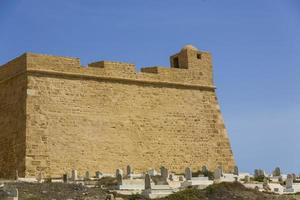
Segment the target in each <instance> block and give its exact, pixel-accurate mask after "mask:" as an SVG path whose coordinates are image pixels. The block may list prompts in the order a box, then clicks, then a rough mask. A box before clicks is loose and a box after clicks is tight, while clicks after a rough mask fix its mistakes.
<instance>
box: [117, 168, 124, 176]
mask: <svg viewBox="0 0 300 200" xmlns="http://www.w3.org/2000/svg"><path fill="white" fill-rule="evenodd" d="M119 174H120V175H121V176H122V177H123V170H122V169H117V170H116V177H117V176H118V175H119Z"/></svg>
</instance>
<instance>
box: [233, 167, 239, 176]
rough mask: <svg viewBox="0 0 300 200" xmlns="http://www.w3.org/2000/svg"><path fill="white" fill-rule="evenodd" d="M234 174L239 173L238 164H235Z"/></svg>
mask: <svg viewBox="0 0 300 200" xmlns="http://www.w3.org/2000/svg"><path fill="white" fill-rule="evenodd" d="M233 174H234V175H239V168H238V166H234V169H233Z"/></svg>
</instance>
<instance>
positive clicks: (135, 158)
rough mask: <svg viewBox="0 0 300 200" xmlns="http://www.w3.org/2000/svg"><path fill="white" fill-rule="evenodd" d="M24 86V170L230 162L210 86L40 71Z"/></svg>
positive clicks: (108, 169) (50, 171)
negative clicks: (112, 78) (25, 103)
mask: <svg viewBox="0 0 300 200" xmlns="http://www.w3.org/2000/svg"><path fill="white" fill-rule="evenodd" d="M145 74H146V73H145ZM147 74H150V73H147ZM150 75H151V74H150ZM28 89H29V90H30V91H31V95H28V97H27V113H28V115H27V135H28V140H27V147H28V148H27V149H26V166H27V168H26V175H27V176H34V175H36V172H37V171H38V170H43V171H44V172H45V174H46V175H52V176H55V175H57V176H59V175H61V174H63V173H64V172H66V171H70V170H71V169H78V170H79V172H80V173H81V174H83V173H84V172H85V171H86V170H90V171H91V172H93V171H97V170H100V171H103V172H114V170H115V169H116V168H124V167H125V166H126V165H128V164H130V165H132V166H133V167H134V168H135V169H136V170H138V171H141V170H146V169H147V168H149V167H153V168H157V169H158V168H159V167H160V166H161V165H164V166H166V167H168V168H170V169H171V170H174V171H177V172H182V171H183V170H184V168H185V167H187V166H192V167H193V168H194V169H199V168H200V167H201V166H202V165H207V166H208V168H209V169H214V168H215V167H217V166H218V165H222V166H224V169H225V170H226V171H229V170H233V166H234V165H235V163H234V159H233V156H232V152H231V150H230V144H229V140H228V138H227V134H226V129H225V127H224V122H223V120H222V117H221V113H220V110H219V106H218V103H217V98H216V95H215V92H214V89H212V88H206V89H199V88H194V87H177V86H176V85H168V84H164V83H161V84H152V83H145V82H143V83H142V82H132V81H128V82H127V81H126V80H124V81H123V82H119V81H117V80H103V79H89V78H87V77H84V76H83V77H80V76H73V75H70V74H68V75H66V74H60V75H59V74H52V75H50V74H43V73H40V74H30V75H29V77H28Z"/></svg>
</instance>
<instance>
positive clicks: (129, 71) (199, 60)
mask: <svg viewBox="0 0 300 200" xmlns="http://www.w3.org/2000/svg"><path fill="white" fill-rule="evenodd" d="M170 63H171V66H170V67H157V66H154V67H144V68H141V72H138V71H136V66H135V65H134V64H131V63H124V62H113V61H97V62H93V63H90V64H88V66H87V67H82V66H81V65H80V59H79V58H72V57H62V56H50V55H43V54H34V53H25V54H23V55H22V56H20V57H18V58H16V59H14V60H12V61H10V62H8V63H7V64H5V65H3V66H2V67H0V81H3V80H5V79H7V78H9V77H13V76H15V75H17V74H18V73H25V72H31V73H32V72H37V71H38V72H39V73H42V72H52V73H53V72H55V73H61V74H66V75H67V74H69V75H70V74H76V75H82V76H85V75H86V76H97V77H99V76H100V77H105V78H110V77H111V78H120V79H132V80H137V81H143V80H144V81H147V82H151V81H155V82H157V81H161V82H169V83H176V84H185V85H186V84H193V85H195V84H196V85H201V86H212V87H213V77H212V65H211V55H210V54H209V53H207V52H201V51H199V50H198V49H196V48H195V47H192V46H191V45H187V46H185V47H184V48H182V49H181V51H180V52H179V53H177V54H175V55H172V56H171V57H170Z"/></svg>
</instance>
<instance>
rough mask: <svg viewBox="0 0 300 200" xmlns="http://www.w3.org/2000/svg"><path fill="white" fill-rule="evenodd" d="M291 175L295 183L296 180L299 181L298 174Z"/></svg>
mask: <svg viewBox="0 0 300 200" xmlns="http://www.w3.org/2000/svg"><path fill="white" fill-rule="evenodd" d="M291 175H292V177H293V181H296V180H297V176H296V174H294V173H292V174H291Z"/></svg>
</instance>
